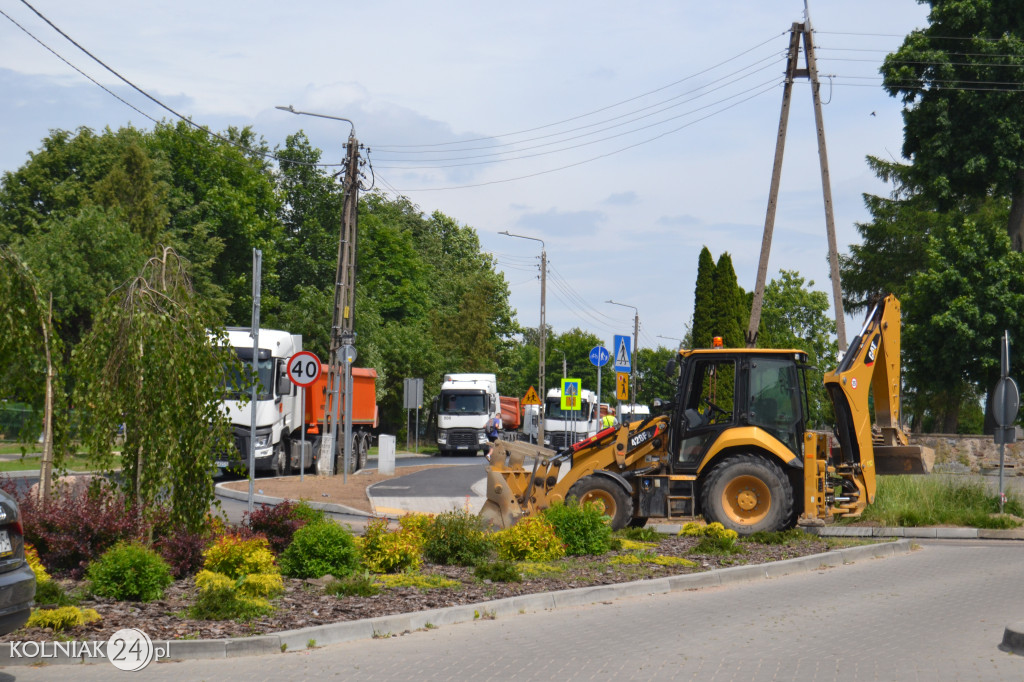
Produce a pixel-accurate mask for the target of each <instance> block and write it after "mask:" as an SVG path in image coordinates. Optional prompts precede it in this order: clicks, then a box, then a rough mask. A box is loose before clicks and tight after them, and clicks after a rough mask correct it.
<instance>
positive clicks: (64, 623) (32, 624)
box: [25, 606, 102, 632]
mask: <svg viewBox="0 0 1024 682" xmlns="http://www.w3.org/2000/svg"><path fill="white" fill-rule="evenodd" d="M101 619H102V616H100V614H99V613H98V612H97V611H96V610H95V609H80V608H78V607H77V606H62V607H61V608H59V609H35V610H34V611H32V615H30V616H29V617H28V622H27V623H25V627H27V628H51V629H52V630H53V631H54V632H60V631H61V630H67V629H69V628H74V627H78V626H79V625H85V624H86V623H95V622H96V621H98V620H101Z"/></svg>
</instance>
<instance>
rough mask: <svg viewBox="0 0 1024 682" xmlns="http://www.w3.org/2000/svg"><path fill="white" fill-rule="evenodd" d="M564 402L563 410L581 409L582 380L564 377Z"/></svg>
mask: <svg viewBox="0 0 1024 682" xmlns="http://www.w3.org/2000/svg"><path fill="white" fill-rule="evenodd" d="M561 402H562V404H561V408H562V409H563V410H578V409H580V380H579V379H562V401H561Z"/></svg>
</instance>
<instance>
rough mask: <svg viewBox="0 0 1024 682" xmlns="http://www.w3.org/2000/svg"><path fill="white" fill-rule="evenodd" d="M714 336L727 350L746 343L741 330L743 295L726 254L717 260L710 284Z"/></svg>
mask: <svg viewBox="0 0 1024 682" xmlns="http://www.w3.org/2000/svg"><path fill="white" fill-rule="evenodd" d="M712 292H713V299H712V305H713V308H712V316H711V324H712V329H713V336H721V337H722V341H723V343H724V344H725V347H726V348H743V347H745V346H746V345H747V344H746V339H745V338H744V333H743V332H744V330H745V327H746V324H745V322H744V321H745V320H746V318H747V317H748V314H749V313H748V311H747V310H745V309H744V303H745V301H746V295H745V294H744V293H743V290H742V289H741V288H740V285H739V284H738V283H737V281H736V271H735V270H734V269H733V267H732V256H730V255H729V254H728V253H727V252H726V253H722V255H721V256H719V257H718V262H717V263H716V264H715V276H714V279H713V283H712Z"/></svg>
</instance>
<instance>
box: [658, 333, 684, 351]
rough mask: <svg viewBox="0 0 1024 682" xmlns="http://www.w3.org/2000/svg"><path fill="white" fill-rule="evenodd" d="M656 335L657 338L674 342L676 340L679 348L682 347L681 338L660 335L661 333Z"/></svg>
mask: <svg viewBox="0 0 1024 682" xmlns="http://www.w3.org/2000/svg"><path fill="white" fill-rule="evenodd" d="M656 336H657V337H658V338H659V339H668V340H669V341H676V342H678V343H679V347H680V348H682V347H683V340H682V339H677V338H676V337H674V336H662V335H661V334H656Z"/></svg>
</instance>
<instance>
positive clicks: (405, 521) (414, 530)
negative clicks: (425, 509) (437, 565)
mask: <svg viewBox="0 0 1024 682" xmlns="http://www.w3.org/2000/svg"><path fill="white" fill-rule="evenodd" d="M432 525H434V517H433V516H430V515H429V514H406V515H405V516H403V517H402V518H400V519H398V526H399V527H400V528H401V529H402V530H403V531H405V532H406V533H409V534H410V535H412V536H414V537H416V538H418V540H419V543H420V544H421V545H422V544H423V541H424V539H425V538H426V537H427V531H428V530H430V527H431V526H432Z"/></svg>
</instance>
